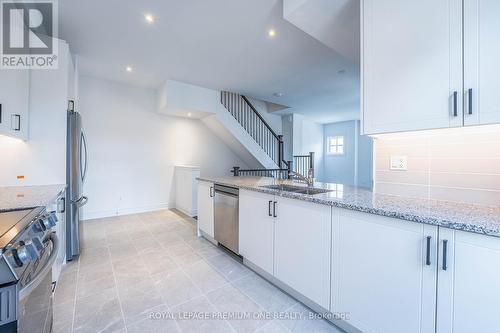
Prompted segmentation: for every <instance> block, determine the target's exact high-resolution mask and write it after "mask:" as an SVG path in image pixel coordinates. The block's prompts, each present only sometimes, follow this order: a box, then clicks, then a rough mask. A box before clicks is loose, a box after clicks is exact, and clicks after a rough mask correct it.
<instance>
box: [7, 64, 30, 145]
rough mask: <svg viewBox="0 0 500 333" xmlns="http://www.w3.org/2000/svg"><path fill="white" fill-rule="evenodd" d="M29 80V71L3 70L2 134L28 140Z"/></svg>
mask: <svg viewBox="0 0 500 333" xmlns="http://www.w3.org/2000/svg"><path fill="white" fill-rule="evenodd" d="M29 80H30V71H29V70H21V69H11V70H1V73H0V104H1V112H0V115H1V119H0V134H5V135H8V136H12V137H16V138H20V139H23V140H27V139H28V113H29V89H30V82H29Z"/></svg>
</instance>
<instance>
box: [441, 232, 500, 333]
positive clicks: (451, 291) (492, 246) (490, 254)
mask: <svg viewBox="0 0 500 333" xmlns="http://www.w3.org/2000/svg"><path fill="white" fill-rule="evenodd" d="M439 238H440V239H439V240H440V242H439V265H438V281H439V282H438V294H437V299H438V308H437V333H470V332H497V331H498V328H499V327H500V317H499V316H498V309H500V279H499V276H500V265H499V263H500V239H499V238H497V237H491V236H484V235H480V234H474V233H468V232H463V231H458V230H451V229H445V228H440V229H439ZM444 241H447V246H446V270H445V269H444V268H443V260H444V258H445V253H444V251H443V249H444V243H443V242H444Z"/></svg>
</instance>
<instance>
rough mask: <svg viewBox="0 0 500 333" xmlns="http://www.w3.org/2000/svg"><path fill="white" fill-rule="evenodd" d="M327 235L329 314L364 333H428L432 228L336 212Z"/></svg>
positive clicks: (433, 263) (431, 322) (433, 247)
mask: <svg viewBox="0 0 500 333" xmlns="http://www.w3.org/2000/svg"><path fill="white" fill-rule="evenodd" d="M332 233H333V241H332V251H333V255H332V301H331V311H332V312H334V313H337V312H339V313H345V314H347V315H348V317H349V320H348V321H347V322H348V323H349V324H351V325H353V326H355V327H356V328H357V329H359V330H361V331H363V332H364V333H401V332H405V333H429V332H434V324H435V309H436V276H437V274H436V265H437V262H436V259H437V257H436V252H437V227H435V226H429V225H424V224H421V223H414V222H407V221H403V220H397V219H392V218H387V217H382V216H376V215H372V214H365V213H360V212H354V211H347V210H340V212H339V218H338V219H336V218H335V216H334V217H333V231H332ZM428 237H430V238H428ZM427 243H428V244H429V245H427ZM428 250H429V251H428Z"/></svg>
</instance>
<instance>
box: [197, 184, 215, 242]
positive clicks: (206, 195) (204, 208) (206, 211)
mask: <svg viewBox="0 0 500 333" xmlns="http://www.w3.org/2000/svg"><path fill="white" fill-rule="evenodd" d="M198 228H199V229H200V230H202V231H203V232H204V233H206V234H207V235H209V236H210V237H212V238H213V237H214V184H212V183H205V182H199V184H198Z"/></svg>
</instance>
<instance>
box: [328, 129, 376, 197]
mask: <svg viewBox="0 0 500 333" xmlns="http://www.w3.org/2000/svg"><path fill="white" fill-rule="evenodd" d="M324 135H325V136H324V142H325V147H324V154H325V155H324V169H323V179H322V180H323V181H325V182H328V183H340V184H345V185H356V186H361V187H366V188H372V186H373V184H372V174H373V171H372V164H373V162H372V155H373V153H372V151H373V150H372V139H371V138H369V137H367V136H365V135H360V134H359V121H358V120H351V121H343V122H338V123H331V124H325V125H324ZM332 136H343V137H344V154H343V155H331V154H328V151H327V149H328V147H327V145H328V137H332Z"/></svg>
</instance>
